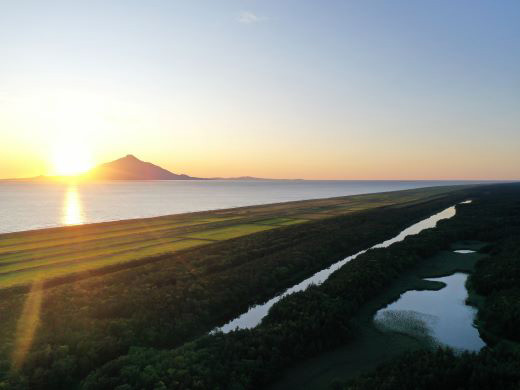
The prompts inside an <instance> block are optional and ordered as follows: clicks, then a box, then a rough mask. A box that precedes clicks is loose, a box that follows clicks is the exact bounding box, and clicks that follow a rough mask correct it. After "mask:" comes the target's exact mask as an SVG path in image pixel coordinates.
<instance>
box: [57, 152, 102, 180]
mask: <svg viewBox="0 0 520 390" xmlns="http://www.w3.org/2000/svg"><path fill="white" fill-rule="evenodd" d="M53 165H54V174H56V175H60V176H72V175H79V174H81V173H85V172H87V171H88V170H89V169H90V168H92V159H91V157H90V152H89V151H88V149H87V148H85V147H83V146H82V145H61V146H60V147H58V148H56V150H55V151H54V155H53Z"/></svg>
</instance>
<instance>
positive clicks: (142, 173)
mask: <svg viewBox="0 0 520 390" xmlns="http://www.w3.org/2000/svg"><path fill="white" fill-rule="evenodd" d="M66 177H68V176H44V175H42V176H37V177H32V178H19V179H7V180H49V179H61V178H66ZM77 177H78V178H81V179H87V180H244V181H247V180H249V181H262V180H287V179H268V178H260V177H253V176H240V177H230V178H225V177H211V178H206V177H194V176H189V175H186V174H183V173H181V174H178V173H173V172H171V171H169V170H167V169H164V168H162V167H160V166H158V165H155V164H152V163H150V162H146V161H142V160H140V159H138V158H137V157H135V156H134V155H132V154H127V155H126V156H124V157H121V158H118V159H117V160H114V161H110V162H107V163H103V164H100V165H98V166H96V167H94V168H92V169H91V170H89V171H88V172H85V173H83V174H81V175H78V176H77ZM4 180H6V179H4ZM292 180H302V179H292Z"/></svg>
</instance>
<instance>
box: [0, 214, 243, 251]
mask: <svg viewBox="0 0 520 390" xmlns="http://www.w3.org/2000/svg"><path fill="white" fill-rule="evenodd" d="M232 219H236V218H226V219H221V218H210V219H204V220H196V221H191V222H184V223H176V224H168V225H161V226H154V227H149V226H147V225H143V226H142V227H140V228H132V229H121V230H118V231H111V232H107V233H99V234H96V235H77V236H75V237H73V238H63V239H61V240H45V241H38V242H33V243H27V244H18V245H12V246H9V247H4V248H0V255H1V254H6V253H11V252H15V251H22V250H26V251H27V250H38V249H40V248H51V247H56V246H59V245H74V244H80V243H82V242H88V241H93V240H100V239H107V238H114V237H123V238H124V237H126V236H130V235H143V234H152V235H153V234H156V233H160V232H164V231H168V230H172V229H177V228H183V227H191V226H197V225H203V224H208V223H216V222H221V221H222V222H224V221H227V220H232Z"/></svg>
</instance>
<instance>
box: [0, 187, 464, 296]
mask: <svg viewBox="0 0 520 390" xmlns="http://www.w3.org/2000/svg"><path fill="white" fill-rule="evenodd" d="M462 188H464V187H462V186H453V187H431V188H422V189H415V190H406V191H396V192H387V193H381V194H367V195H355V196H347V197H340V198H329V199H317V200H308V201H297V202H287V203H277V204H270V205H260V206H251V207H241V208H236V209H227V210H216V211H209V212H200V213H191V214H180V215H173V216H164V217H156V218H146V219H135V220H126V221H116V222H105V223H98V224H90V225H81V226H70V227H63V228H52V229H42V230H34V231H27V232H17V233H9V234H3V235H0V288H5V287H11V286H15V285H21V284H28V283H31V282H33V281H35V280H41V279H51V278H54V277H58V276H64V275H67V274H69V273H76V272H81V271H88V270H94V269H98V268H101V267H105V266H109V265H114V264H121V263H127V262H131V261H134V260H139V259H143V258H146V257H150V256H155V255H160V254H163V253H170V252H176V251H180V250H184V249H188V248H193V247H196V246H201V245H208V244H210V243H211V242H216V241H221V240H228V239H232V238H237V237H241V236H245V235H249V234H253V233H257V232H261V231H265V230H271V229H279V228H283V227H284V226H289V225H294V224H301V223H306V222H308V221H311V220H316V219H322V218H330V217H334V216H338V215H345V214H349V213H354V212H358V211H362V210H368V209H372V208H375V207H382V206H390V205H392V206H399V205H403V204H410V203H414V202H420V201H424V200H427V199H432V198H436V197H439V196H442V195H443V194H446V193H447V192H451V191H454V190H457V189H462Z"/></svg>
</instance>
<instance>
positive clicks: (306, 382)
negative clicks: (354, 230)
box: [270, 242, 485, 390]
mask: <svg viewBox="0 0 520 390" xmlns="http://www.w3.org/2000/svg"><path fill="white" fill-rule="evenodd" d="M482 246H483V244H482V243H476V242H468V243H465V242H457V243H454V245H453V247H452V249H453V250H455V249H472V250H478V249H479V248H481V247H482ZM453 250H450V251H442V252H440V253H438V254H437V255H435V256H433V257H431V258H429V259H426V260H424V261H422V262H421V263H419V264H418V265H417V266H415V267H414V268H413V269H411V270H409V271H406V272H405V273H403V274H402V276H400V277H399V279H397V280H395V281H394V282H393V283H392V285H391V286H389V287H387V288H385V289H384V291H383V292H382V293H380V294H379V295H378V296H377V297H375V298H373V299H371V300H370V301H368V302H367V303H365V304H364V305H363V307H362V309H361V310H360V311H359V312H358V313H357V314H356V316H355V317H354V318H353V320H352V323H353V325H354V326H355V328H356V329H357V331H356V334H355V335H354V336H353V342H352V343H349V344H347V345H345V346H342V347H340V348H337V349H334V350H331V351H328V352H326V353H323V354H321V355H319V356H317V357H314V358H311V359H309V360H307V361H304V362H302V363H300V364H298V365H297V366H294V367H292V368H290V369H288V370H287V371H286V373H285V374H284V376H283V377H282V378H281V380H280V381H278V382H277V383H276V384H274V385H273V386H272V387H270V388H271V389H272V390H281V389H287V388H297V389H313V390H315V389H324V390H325V389H330V388H331V385H332V384H334V383H335V382H345V381H348V380H350V379H352V378H355V377H356V376H358V375H360V374H363V373H367V372H370V371H371V370H374V369H375V368H376V367H378V366H379V365H381V364H382V363H385V362H389V361H392V360H393V359H395V358H397V357H398V356H401V355H402V354H403V353H405V352H410V351H416V350H420V349H424V348H427V349H435V348H436V347H437V344H434V343H432V340H431V339H430V338H429V337H428V335H426V334H425V335H424V337H421V336H417V335H415V336H414V335H410V334H406V333H399V332H393V331H383V330H381V329H380V328H378V327H377V326H376V324H375V323H374V316H375V314H376V312H377V311H378V310H380V309H381V308H384V307H385V306H387V305H389V304H390V303H392V302H395V301H397V300H398V299H399V297H400V296H401V295H402V294H404V293H405V292H407V291H414V290H415V291H424V290H429V291H436V290H440V289H442V288H443V287H444V286H445V285H444V283H440V282H435V281H428V280H425V279H426V278H439V277H442V276H448V275H453V274H455V273H456V272H463V273H468V274H469V273H471V272H473V270H474V267H475V264H476V262H477V261H478V260H479V259H481V258H483V257H484V256H485V255H483V254H480V253H478V252H476V253H470V254H458V253H454V252H453ZM473 294H474V293H473ZM476 297H477V296H476V295H473V299H475V298H476Z"/></svg>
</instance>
